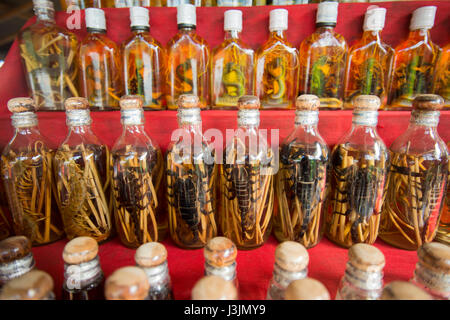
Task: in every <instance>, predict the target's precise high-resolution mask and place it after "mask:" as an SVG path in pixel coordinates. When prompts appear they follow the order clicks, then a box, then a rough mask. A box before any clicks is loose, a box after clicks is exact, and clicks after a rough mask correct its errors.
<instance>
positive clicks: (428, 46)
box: [395, 38, 442, 54]
mask: <svg viewBox="0 0 450 320" xmlns="http://www.w3.org/2000/svg"><path fill="white" fill-rule="evenodd" d="M423 50H427V51H429V52H431V53H434V54H436V53H438V52H440V51H442V49H441V48H440V47H439V46H438V45H436V44H435V43H433V42H432V40H431V39H429V38H428V39H422V40H419V39H414V38H408V39H406V40H404V41H403V42H401V43H400V44H399V45H398V46H397V47H395V52H396V54H409V52H410V51H421V52H423Z"/></svg>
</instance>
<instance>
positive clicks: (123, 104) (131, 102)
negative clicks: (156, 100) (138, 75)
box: [119, 95, 144, 110]
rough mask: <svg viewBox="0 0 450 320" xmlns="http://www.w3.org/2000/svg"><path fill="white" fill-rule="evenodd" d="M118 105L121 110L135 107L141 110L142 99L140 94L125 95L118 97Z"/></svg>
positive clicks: (134, 108)
mask: <svg viewBox="0 0 450 320" xmlns="http://www.w3.org/2000/svg"><path fill="white" fill-rule="evenodd" d="M119 105H120V109H121V110H136V109H141V110H142V106H143V105H144V101H143V100H142V98H141V97H140V96H137V95H127V96H123V97H122V98H120V101H119Z"/></svg>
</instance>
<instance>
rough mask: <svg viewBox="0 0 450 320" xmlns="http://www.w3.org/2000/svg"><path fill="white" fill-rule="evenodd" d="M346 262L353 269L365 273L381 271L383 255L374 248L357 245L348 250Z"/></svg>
mask: <svg viewBox="0 0 450 320" xmlns="http://www.w3.org/2000/svg"><path fill="white" fill-rule="evenodd" d="M348 260H349V262H350V264H351V265H353V266H354V267H355V268H357V269H360V270H362V271H366V272H378V271H381V270H382V269H383V267H384V265H385V259H384V254H383V253H382V252H381V251H380V250H379V249H378V248H376V247H374V246H372V245H370V244H366V243H357V244H355V245H353V246H352V247H351V248H350V249H349V250H348Z"/></svg>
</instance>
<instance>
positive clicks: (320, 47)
mask: <svg viewBox="0 0 450 320" xmlns="http://www.w3.org/2000/svg"><path fill="white" fill-rule="evenodd" d="M347 49H348V47H347V43H346V42H345V39H344V37H342V36H341V35H339V34H337V33H336V32H334V30H333V28H332V27H319V28H317V30H316V31H315V32H314V33H313V34H312V35H310V36H309V37H308V38H306V39H305V40H303V42H302V43H301V45H300V53H299V57H300V76H299V77H300V88H299V90H300V94H314V95H316V96H318V97H319V98H320V107H321V108H322V109H342V100H343V84H344V70H345V61H346V57H347Z"/></svg>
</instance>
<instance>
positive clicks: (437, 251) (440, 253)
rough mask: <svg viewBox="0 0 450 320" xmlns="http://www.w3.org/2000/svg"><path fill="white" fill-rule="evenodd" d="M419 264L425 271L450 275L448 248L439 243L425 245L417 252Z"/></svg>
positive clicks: (449, 251)
mask: <svg viewBox="0 0 450 320" xmlns="http://www.w3.org/2000/svg"><path fill="white" fill-rule="evenodd" d="M417 255H418V257H419V260H420V263H421V264H423V265H424V266H425V267H426V268H427V269H431V270H434V271H437V272H439V273H444V274H446V275H450V246H448V245H446V244H443V243H439V242H430V243H426V244H424V245H423V246H421V247H420V248H419V250H417Z"/></svg>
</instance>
